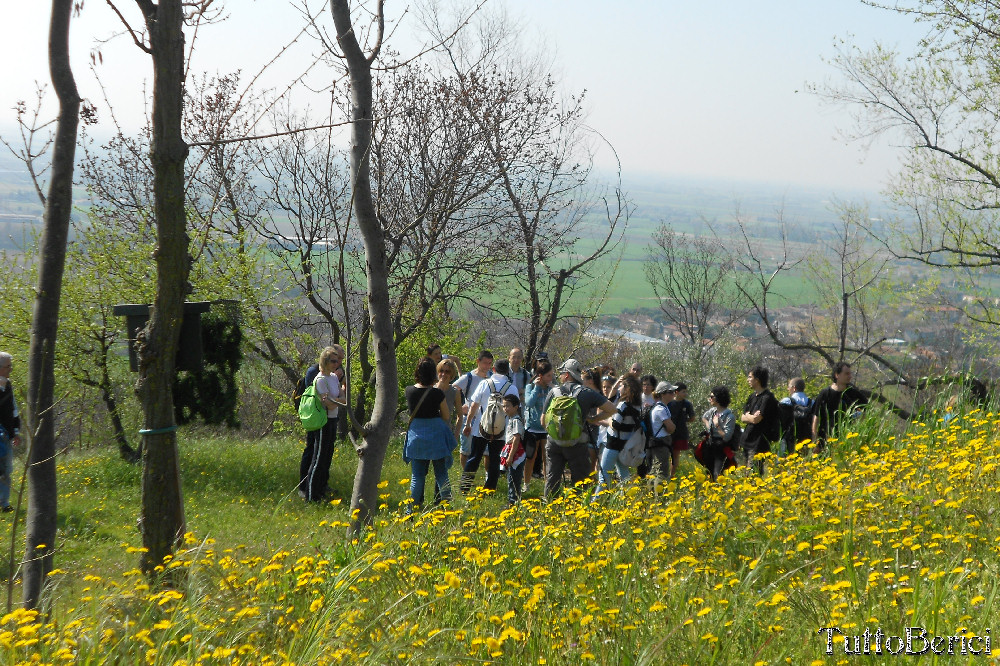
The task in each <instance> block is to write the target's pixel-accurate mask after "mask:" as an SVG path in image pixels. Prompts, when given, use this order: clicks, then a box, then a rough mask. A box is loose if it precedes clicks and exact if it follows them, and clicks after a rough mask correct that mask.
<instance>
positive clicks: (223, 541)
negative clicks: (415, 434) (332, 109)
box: [0, 411, 1000, 664]
mask: <svg viewBox="0 0 1000 666" xmlns="http://www.w3.org/2000/svg"><path fill="white" fill-rule="evenodd" d="M998 429H1000V417H998V415H997V414H993V413H984V412H981V411H977V412H973V413H971V414H968V415H966V416H963V417H959V418H957V419H955V420H953V421H951V422H950V423H949V424H948V425H947V426H946V425H945V424H944V423H943V422H942V421H938V422H936V423H935V422H930V423H926V424H923V423H920V424H915V425H914V426H913V427H912V428H911V430H910V432H909V433H908V434H907V435H906V436H902V437H893V436H889V435H886V436H884V438H883V439H881V440H880V441H874V440H866V436H860V435H856V434H854V433H850V434H848V435H847V436H846V438H845V440H844V441H841V442H834V443H833V449H834V451H835V453H834V455H833V456H832V457H824V458H818V459H808V460H803V459H799V458H798V457H797V456H792V457H791V458H788V459H784V460H780V461H772V463H771V468H770V473H769V475H768V476H767V477H766V478H764V479H759V478H755V477H752V476H747V475H746V474H745V473H744V472H743V471H739V470H738V471H736V472H733V473H730V474H728V475H727V476H725V477H724V478H723V479H722V480H721V482H720V483H718V484H711V483H707V482H706V481H705V479H704V475H703V474H702V473H701V472H700V468H696V467H695V466H694V465H693V464H691V463H690V461H686V463H685V464H686V466H685V467H684V469H683V470H682V474H681V475H680V477H679V479H677V480H676V481H674V482H672V483H670V484H669V485H668V486H666V487H665V488H663V489H661V492H660V493H658V494H655V495H654V494H653V493H652V492H651V491H650V490H649V489H648V488H646V487H644V486H641V485H634V484H633V485H628V486H626V487H624V488H621V489H619V490H618V492H617V493H615V494H614V495H612V496H610V497H608V498H607V499H605V500H602V501H600V502H596V503H591V502H589V501H587V498H586V497H584V498H583V499H582V500H581V498H579V497H576V496H572V495H567V496H565V497H562V498H559V499H557V500H555V501H553V502H550V503H548V504H544V503H541V502H539V501H538V500H537V499H528V500H527V501H525V502H523V503H522V504H521V505H520V506H518V507H516V508H514V509H512V510H507V509H505V503H504V501H503V499H502V498H501V497H497V496H482V497H480V496H476V497H473V498H470V499H468V500H466V499H458V500H456V502H455V503H454V505H452V506H450V507H447V508H440V509H437V510H429V511H427V512H425V513H422V514H419V515H417V516H413V517H406V516H403V515H402V514H401V512H399V511H398V510H397V509H396V507H397V505H398V503H399V502H400V501H401V500H402V498H403V497H404V496H405V493H406V488H405V486H406V484H407V477H408V473H407V470H406V468H405V467H404V466H403V464H402V462H401V461H400V460H399V457H398V449H397V450H396V451H395V452H394V453H393V454H391V457H390V461H391V462H390V464H389V465H388V467H387V469H386V471H385V481H384V483H385V489H384V496H383V499H384V500H385V505H386V508H385V510H384V511H383V512H382V513H381V515H380V517H379V519H378V522H377V524H376V526H375V529H374V530H373V531H371V532H370V533H368V534H366V535H365V537H364V538H363V539H362V540H361V541H354V542H352V541H345V540H344V534H345V532H344V526H345V524H346V520H347V518H348V516H347V510H346V509H345V506H344V503H338V502H334V503H333V504H331V505H324V506H306V505H304V504H303V503H302V502H301V501H300V500H299V499H298V498H297V497H296V496H295V493H294V492H293V489H294V485H295V468H296V463H297V454H298V451H299V445H298V442H296V441H293V440H291V439H288V440H274V441H257V442H242V441H237V440H219V439H201V438H196V437H191V436H185V437H184V438H183V439H182V443H181V449H182V452H183V474H184V488H185V493H186V497H187V511H188V520H189V526H188V527H189V530H190V533H189V534H188V535H187V537H186V549H185V550H184V551H183V552H180V553H178V557H177V558H176V560H174V561H173V562H171V563H170V564H169V567H168V568H169V569H170V570H171V572H172V574H173V575H172V578H173V580H174V584H173V585H159V584H158V585H153V586H150V585H148V584H147V583H146V582H145V581H144V580H143V579H142V578H141V577H140V576H139V575H138V573H137V571H136V570H135V569H134V568H133V566H134V563H135V562H136V555H135V552H134V550H135V548H136V547H137V546H138V535H137V533H136V530H135V526H134V519H135V515H136V513H137V506H138V485H139V484H138V471H137V470H135V469H134V468H132V467H129V466H127V465H125V464H124V463H121V462H119V461H117V460H116V459H115V458H113V456H112V454H111V453H110V452H104V453H100V454H95V455H90V456H81V457H73V458H69V459H66V460H64V461H63V462H62V464H61V465H60V467H59V482H60V488H61V508H60V513H61V515H62V518H61V524H60V527H61V530H60V543H59V551H58V554H57V566H59V571H58V572H56V573H54V574H53V578H54V583H55V585H56V588H55V589H56V592H55V598H54V600H53V613H52V616H51V617H46V618H42V617H40V616H37V615H35V614H34V613H25V612H22V611H15V612H13V613H10V614H7V615H5V616H3V617H2V618H0V655H2V657H3V663H8V664H16V663H38V662H47V663H66V664H72V663H81V664H82V663H91V664H96V663H120V664H139V663H146V664H196V663H197V664H334V663H351V664H357V663H365V664H388V663H399V664H403V663H406V664H411V663H418V664H423V663H427V664H430V663H460V662H472V663H529V664H579V663H597V664H710V663H715V664H737V663H739V664H785V663H792V664H824V663H846V662H843V660H844V659H845V655H844V649H843V647H844V646H843V642H842V639H840V638H837V634H836V633H833V634H831V635H832V636H833V637H834V638H835V639H836V640H834V641H833V643H832V646H833V649H834V652H833V655H832V656H830V655H828V654H827V652H826V649H827V644H826V637H825V636H826V635H825V634H822V633H818V630H819V629H820V628H822V627H836V628H837V630H839V631H843V632H844V633H847V634H861V633H863V632H864V630H865V629H866V628H868V629H869V630H870V632H871V633H873V634H874V632H875V631H876V629H880V630H881V631H882V632H883V633H884V634H888V635H890V636H905V631H906V628H907V627H920V628H922V629H923V630H926V632H927V635H928V636H929V637H933V636H958V635H967V636H970V637H971V636H973V635H976V636H983V634H984V632H986V631H988V628H989V627H991V626H992V625H993V623H995V622H996V621H997V620H998V619H1000V612H998V611H1000V600H998V598H997V592H998V582H997V581H998V580H1000V577H998V565H1000V558H998V543H1000V541H998V539H997V537H996V534H995V530H993V529H992V525H993V524H994V519H995V513H996V511H997V509H998V508H1000V498H998V493H1000V483H998V481H1000V478H998V465H997V462H996V460H995V450H996V441H997V435H998ZM352 468H353V460H352V454H351V452H350V451H349V450H348V448H347V447H342V448H341V450H339V451H338V452H337V454H336V457H335V461H334V485H335V487H336V489H337V490H338V491H339V492H340V493H344V492H346V488H347V487H348V485H349V479H350V476H351V474H352V471H353V469H352ZM453 478H454V470H453ZM536 486H537V484H536ZM503 490H504V484H503V483H502V482H501V488H500V491H501V493H500V494H501V495H502V494H503ZM532 495H534V496H537V488H536V492H535V493H532ZM6 525H8V526H9V519H8V522H7V523H6ZM130 551H131V552H130ZM831 631H833V630H832V629H831ZM956 640H957V639H953V641H952V642H953V647H954V644H955V641H956ZM915 645H916V647H917V648H918V649H919V647H921V645H922V644H921V643H920V642H919V640H918V641H917V642H916V643H915ZM928 645H930V643H928ZM938 645H939V646H940V643H938ZM889 647H891V648H893V649H895V647H896V644H895V643H893V642H892V641H890V643H889ZM967 647H972V648H980V649H981V648H982V647H983V643H982V642H978V643H977V642H975V641H973V642H971V643H968V644H967ZM872 649H874V648H872ZM883 650H884V648H883ZM883 654H884V656H883V657H881V658H877V659H875V663H895V662H894V658H893V657H890V656H888V654H887V653H885V652H884V653H883ZM968 659H972V657H969V656H967V657H966V658H965V659H962V661H961V663H965V662H966V660H968Z"/></svg>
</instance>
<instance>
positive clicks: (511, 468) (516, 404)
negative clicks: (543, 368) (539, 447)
mask: <svg viewBox="0 0 1000 666" xmlns="http://www.w3.org/2000/svg"><path fill="white" fill-rule="evenodd" d="M503 413H504V414H506V415H507V430H506V432H505V433H504V446H503V449H501V450H500V469H502V470H506V472H507V506H514V505H515V504H517V503H518V502H519V501H521V484H522V483H523V482H524V461H525V460H527V457H528V456H527V455H525V450H524V420H523V419H522V418H521V400H520V399H519V398H518V397H517V396H516V395H514V394H507V395H505V396H504V397H503Z"/></svg>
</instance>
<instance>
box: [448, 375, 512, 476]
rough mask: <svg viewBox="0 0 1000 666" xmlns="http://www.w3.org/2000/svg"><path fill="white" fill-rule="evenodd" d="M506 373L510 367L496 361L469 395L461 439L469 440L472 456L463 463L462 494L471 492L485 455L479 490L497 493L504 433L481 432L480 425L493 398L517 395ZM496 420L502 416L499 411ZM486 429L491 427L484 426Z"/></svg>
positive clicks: (498, 406) (502, 431) (501, 429)
mask: <svg viewBox="0 0 1000 666" xmlns="http://www.w3.org/2000/svg"><path fill="white" fill-rule="evenodd" d="M509 373H510V364H509V363H508V362H507V359H501V360H499V361H497V362H496V364H495V365H494V367H493V374H492V375H491V376H490V378H489V379H484V380H483V381H481V382H479V386H477V387H476V392H475V393H473V394H472V400H471V402H470V404H469V413H468V415H467V416H466V419H465V428H464V429H463V430H462V434H463V435H465V436H466V437H471V438H472V453H471V454H469V457H468V459H467V460H466V461H465V467H463V468H462V485H461V488H462V492H463V493H467V492H469V490H470V489H471V488H472V482H473V481H474V480H475V478H476V472H478V471H479V465H480V464H481V463H482V460H483V455H484V454H486V453H487V452H488V453H489V461H488V462H487V464H486V482H485V483H483V488H485V489H486V490H496V489H497V483H498V482H499V480H500V449H502V448H503V443H504V439H503V438H504V430H503V428H500V430H499V432H494V433H489V432H484V430H483V427H482V422H483V417H484V416H486V412H487V409H488V408H489V405H488V402H489V401H490V398H491V396H493V394H495V393H499V394H500V396H501V397H502V396H504V395H518V393H517V387H516V386H514V382H512V381H511V380H510V377H509V376H508V375H509ZM496 407H497V409H500V410H502V408H503V407H502V405H497V406H496ZM499 416H500V417H503V416H504V414H503V412H502V411H501V412H500V414H499ZM487 421H489V419H487ZM487 425H488V426H489V425H491V424H489V423H487Z"/></svg>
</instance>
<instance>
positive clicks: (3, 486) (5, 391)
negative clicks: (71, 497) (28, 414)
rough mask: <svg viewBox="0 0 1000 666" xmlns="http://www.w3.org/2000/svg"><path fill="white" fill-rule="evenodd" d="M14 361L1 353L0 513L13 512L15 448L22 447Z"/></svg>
mask: <svg viewBox="0 0 1000 666" xmlns="http://www.w3.org/2000/svg"><path fill="white" fill-rule="evenodd" d="M13 363H14V360H13V357H11V355H10V354H8V353H7V352H0V440H2V441H0V511H3V512H7V511H13V508H11V506H10V482H11V478H12V476H13V474H14V447H15V446H20V445H21V437H20V436H19V435H18V432H19V431H20V429H21V416H20V414H19V413H18V410H17V401H16V400H15V399H14V387H13V386H12V385H11V383H10V370H11V367H12V366H13Z"/></svg>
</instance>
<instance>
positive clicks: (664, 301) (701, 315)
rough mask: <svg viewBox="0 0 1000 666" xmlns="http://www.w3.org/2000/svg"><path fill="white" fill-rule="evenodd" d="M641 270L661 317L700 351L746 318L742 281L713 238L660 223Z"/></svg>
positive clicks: (729, 258)
mask: <svg viewBox="0 0 1000 666" xmlns="http://www.w3.org/2000/svg"><path fill="white" fill-rule="evenodd" d="M647 257H648V258H647V260H646V263H645V264H644V265H643V270H644V272H645V274H646V281H647V282H649V284H650V286H651V287H652V288H653V293H654V294H656V297H657V299H659V305H660V310H661V311H662V312H663V315H664V316H665V317H666V318H667V320H668V321H669V322H671V323H672V324H673V325H674V326H676V327H677V329H678V330H679V331H680V332H681V335H683V336H684V338H685V339H686V340H687V341H688V342H689V343H690V344H691V345H694V346H697V347H699V348H702V347H711V346H712V344H713V343H714V341H715V339H716V338H717V337H718V336H719V335H721V334H722V333H723V332H725V331H726V330H727V329H728V328H729V327H730V326H732V325H733V323H735V322H736V321H738V320H740V319H742V318H743V317H744V316H745V315H746V306H745V304H744V297H743V294H742V293H741V292H740V290H739V287H738V286H737V285H736V279H738V278H739V277H741V275H740V274H737V273H736V272H735V270H734V268H735V262H734V261H733V258H732V257H731V256H730V254H729V251H728V250H727V249H726V247H725V245H723V243H721V242H720V241H719V240H718V239H716V238H713V237H711V236H692V235H687V234H682V233H680V232H678V231H676V230H674V228H673V227H672V226H671V225H669V224H667V223H666V222H664V223H661V224H660V226H659V227H658V228H657V229H656V231H654V232H653V242H652V243H651V244H650V245H649V246H648V255H647Z"/></svg>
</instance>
